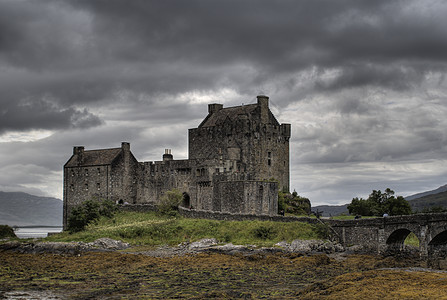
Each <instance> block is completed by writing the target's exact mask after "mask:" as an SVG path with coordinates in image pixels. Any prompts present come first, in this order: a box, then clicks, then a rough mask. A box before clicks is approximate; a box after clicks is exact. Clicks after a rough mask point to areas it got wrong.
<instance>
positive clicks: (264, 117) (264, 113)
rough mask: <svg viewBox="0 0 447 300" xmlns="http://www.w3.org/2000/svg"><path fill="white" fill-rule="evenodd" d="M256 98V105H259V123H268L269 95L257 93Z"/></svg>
mask: <svg viewBox="0 0 447 300" xmlns="http://www.w3.org/2000/svg"><path fill="white" fill-rule="evenodd" d="M256 98H257V99H258V106H260V107H261V123H263V124H267V123H269V97H267V96H265V95H259V96H257V97H256Z"/></svg>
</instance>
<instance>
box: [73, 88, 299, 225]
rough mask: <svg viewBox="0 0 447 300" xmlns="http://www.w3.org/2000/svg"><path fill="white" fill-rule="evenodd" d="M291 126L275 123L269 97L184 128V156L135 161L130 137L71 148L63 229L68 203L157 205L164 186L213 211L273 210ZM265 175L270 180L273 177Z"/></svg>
mask: <svg viewBox="0 0 447 300" xmlns="http://www.w3.org/2000/svg"><path fill="white" fill-rule="evenodd" d="M290 130H291V127H290V124H280V123H279V122H278V121H277V120H276V118H275V117H274V116H273V114H272V112H271V111H270V109H269V98H268V97H267V96H258V97H257V103H256V104H249V105H242V106H235V107H228V108H224V107H223V105H222V104H209V105H208V115H207V116H206V118H205V119H204V120H203V121H202V123H200V125H199V126H198V127H197V128H193V129H189V158H188V159H184V160H174V158H173V155H172V154H171V150H169V149H166V150H165V153H164V154H163V160H162V161H155V162H138V161H137V159H136V158H135V157H134V155H133V154H132V152H131V151H130V144H129V143H124V142H123V143H122V144H121V147H120V148H112V149H102V150H85V149H84V147H74V148H73V155H72V156H71V157H70V159H69V160H68V162H67V163H66V164H65V165H64V227H65V226H66V225H67V219H68V216H69V215H70V211H71V209H72V208H73V207H74V206H76V205H78V204H80V203H82V202H83V201H85V200H88V199H92V198H98V197H99V198H102V199H110V200H113V201H117V202H121V203H123V202H127V203H129V204H155V205H156V204H157V203H158V201H159V200H160V198H161V196H162V195H163V194H164V193H165V192H166V191H169V190H172V189H174V188H175V189H178V190H180V191H181V192H182V193H183V203H182V205H183V206H185V207H193V208H194V209H200V210H208V211H214V212H229V213H241V214H256V215H276V214H277V210H278V203H277V199H278V190H284V191H289V181H290V178H289V177H290V175H289V138H290ZM270 179H275V180H276V181H272V180H270Z"/></svg>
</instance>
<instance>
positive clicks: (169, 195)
mask: <svg viewBox="0 0 447 300" xmlns="http://www.w3.org/2000/svg"><path fill="white" fill-rule="evenodd" d="M182 199H183V194H182V193H181V192H180V191H179V190H177V189H173V190H171V191H167V192H166V193H165V194H164V195H163V196H162V197H161V199H160V203H159V204H158V206H157V208H158V212H159V213H160V214H161V215H167V216H176V215H177V214H178V207H179V205H180V203H181V202H182Z"/></svg>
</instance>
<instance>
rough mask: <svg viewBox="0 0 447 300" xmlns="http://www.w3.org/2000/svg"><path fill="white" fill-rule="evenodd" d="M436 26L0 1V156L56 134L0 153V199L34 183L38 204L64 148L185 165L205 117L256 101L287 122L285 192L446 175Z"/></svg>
mask: <svg viewBox="0 0 447 300" xmlns="http://www.w3.org/2000/svg"><path fill="white" fill-rule="evenodd" d="M445 15H447V5H446V4H444V3H443V2H442V1H435V0H433V1H429V0H427V1H423V2H420V1H389V0H383V1H382V0H380V1H369V0H363V1H359V0H339V1H333V0H321V1H315V0H299V1H295V0H293V1H292V0H284V1H271V0H246V1H236V0H225V1H208V0H200V1H199V0H190V1H183V0H172V1H151V0H133V1H124V0H73V1H71V0H65V1H59V0H40V1H25V0H24V1H17V0H0V141H2V140H1V138H2V137H4V136H6V138H5V139H3V141H4V140H6V141H7V140H8V132H9V131H14V132H17V131H22V132H23V133H24V135H26V134H27V133H26V132H27V131H29V130H31V129H37V130H39V129H48V130H51V133H50V134H52V135H51V136H49V137H47V138H43V139H42V138H40V139H37V140H35V139H33V138H31V140H30V141H27V142H24V143H22V142H11V143H8V142H3V143H2V147H1V149H0V150H1V152H0V158H1V161H3V162H6V161H10V163H5V165H4V166H3V167H2V168H1V170H2V172H3V173H4V174H8V173H11V174H12V173H13V174H14V176H11V178H14V180H8V179H7V178H5V176H6V175H4V176H3V177H2V178H0V187H1V188H3V187H5V188H6V187H7V186H9V187H12V186H13V187H20V186H21V187H22V188H24V189H30V188H34V186H32V183H33V179H32V178H31V177H30V176H29V174H28V175H27V176H23V180H22V183H23V184H21V183H20V182H21V180H20V176H21V175H20V174H21V173H20V172H19V171H17V170H20V169H29V170H32V171H30V172H31V173H32V174H33V175H35V176H36V180H35V181H34V182H35V186H39V187H40V188H41V189H42V190H45V189H46V188H45V187H44V186H45V180H46V176H39V175H38V174H39V173H42V174H43V173H45V172H47V173H48V174H53V175H54V174H55V173H57V172H59V173H57V174H58V176H59V177H60V168H61V166H62V165H63V163H64V162H65V161H66V159H68V157H67V156H69V154H70V153H71V151H72V146H73V145H84V146H86V149H94V148H106V147H119V145H120V142H121V141H128V142H131V144H132V151H133V152H134V153H135V155H136V156H137V157H138V159H140V160H152V159H159V156H160V154H161V152H162V149H163V148H164V147H166V148H173V151H174V153H175V155H176V158H184V157H185V156H186V152H187V140H186V136H187V128H190V127H195V126H197V125H198V124H199V123H200V120H201V119H202V118H203V117H204V116H205V115H206V113H207V111H206V108H207V107H206V104H207V103H213V102H220V103H224V105H225V106H231V105H240V104H241V103H253V102H255V101H256V99H255V96H256V95H257V94H261V93H265V94H267V95H269V96H270V97H271V98H270V100H271V101H270V104H271V108H272V109H273V110H274V113H275V115H276V116H277V117H278V120H279V121H280V122H290V123H292V128H293V129H292V130H293V131H292V132H293V135H292V146H291V153H292V166H291V169H292V170H298V171H299V172H295V173H293V174H295V175H293V176H292V184H291V185H292V186H296V187H297V188H299V189H301V188H303V189H304V191H305V190H306V187H312V188H311V190H312V193H313V194H312V195H316V196H315V197H320V198H321V197H322V196H321V195H325V197H327V196H328V195H330V194H331V193H333V194H337V193H340V190H341V189H343V188H345V189H350V188H351V187H353V186H355V190H356V191H357V190H360V188H359V186H363V185H364V184H366V183H368V182H370V184H373V183H374V182H376V183H377V182H380V183H381V184H382V183H383V182H384V180H385V179H383V178H385V176H389V174H390V173H386V172H385V173H383V172H382V171H381V168H382V167H383V165H380V163H383V162H386V163H390V164H391V163H393V168H394V169H393V171H395V170H397V171H399V168H398V167H397V165H398V164H399V162H401V161H402V162H403V164H406V163H407V162H411V163H409V164H410V165H411V166H413V169H412V174H417V173H418V172H423V170H424V166H425V165H424V163H425V162H423V163H421V164H420V165H419V164H417V163H416V162H418V161H419V160H429V159H437V158H438V159H440V160H441V162H440V163H439V166H442V164H443V161H442V157H445V154H446V153H447V137H446V133H445V127H446V126H447V121H445V115H446V114H447V102H446V101H445V99H446V95H447V93H446V90H447V86H446V84H447V81H446V80H445V72H446V70H447V34H446V29H445V28H447V18H445ZM2 134H3V135H2ZM14 134H15V133H14ZM31 135H32V134H31ZM18 140H20V139H18ZM27 149H28V150H27ZM29 149H37V151H31V150H29ZM48 152H51V153H52V155H50V156H48V155H47V153H48ZM10 153H16V155H15V156H14V159H8V156H9V155H10ZM36 153H38V154H36ZM48 157H50V158H48ZM52 158H54V159H52ZM413 162H414V164H413ZM375 163H378V164H379V165H380V166H377V165H375ZM364 164H367V166H366V167H365V165H364ZM27 166H32V167H30V168H28V167H27ZM427 166H428V167H427V168H429V169H431V170H433V174H434V175H433V174H431V175H429V176H428V175H427V174H425V175H426V176H427V178H435V177H436V176H438V178H440V177H439V176H441V177H442V176H443V174H445V173H442V172H440V171H439V172H438V171H437V169H436V164H435V163H431V164H427ZM306 168H308V169H306ZM362 168H363V169H362ZM328 169H329V170H328ZM58 170H59V171H58ZM303 170H304V171H303ZM362 172H364V173H362ZM366 173H368V174H367V175H365V174H366ZM300 174H306V176H308V178H309V179H306V178H304V177H302V176H301V175H300ZM358 174H360V175H361V176H358ZM53 175H52V176H53ZM294 176H295V177H294ZM362 176H363V177H362ZM408 176H410V175H408ZM421 176H422V175H421ZM430 176H431V177H430ZM6 177H7V176H6ZM55 177H57V176H55ZM410 177H411V176H410ZM351 178H355V180H354V179H351ZM402 178H403V177H402ZM402 178H400V179H399V180H403V179H402ZM407 178H409V177H407ZM414 178H415V177H414ZM59 180H60V178H59ZM309 180H312V182H310V181H309ZM350 180H353V182H352V184H351V185H350V184H349V181H350ZM6 181H7V182H8V183H7V184H6ZM14 182H16V183H14ZM303 182H304V183H305V184H304V185H303V184H302V183H303ZM325 182H327V184H324V183H325ZM406 184H407V186H408V183H406ZM444 184H445V183H444ZM318 185H320V186H324V187H326V189H325V190H324V191H321V192H319V191H318ZM54 186H56V187H57V189H60V186H61V184H60V183H59V182H58V183H57V184H54ZM368 188H369V187H368ZM374 188H376V189H377V188H382V189H383V188H385V187H376V186H375V187H374ZM10 189H11V188H10ZM54 189H56V188H53V190H54ZM367 192H368V191H367ZM312 200H313V199H312ZM348 200H349V199H348Z"/></svg>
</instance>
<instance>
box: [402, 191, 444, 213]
mask: <svg viewBox="0 0 447 300" xmlns="http://www.w3.org/2000/svg"><path fill="white" fill-rule="evenodd" d="M408 202H409V203H410V205H411V208H412V209H413V211H414V212H416V211H418V212H422V211H423V210H424V209H430V208H434V207H442V208H444V209H447V191H446V192H441V193H437V194H432V195H427V196H423V197H420V198H416V199H413V200H410V201H408Z"/></svg>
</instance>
